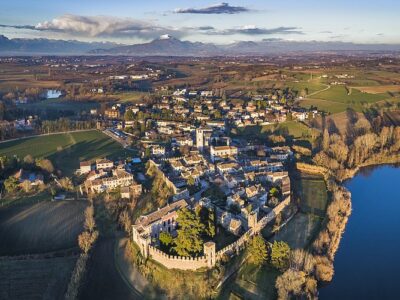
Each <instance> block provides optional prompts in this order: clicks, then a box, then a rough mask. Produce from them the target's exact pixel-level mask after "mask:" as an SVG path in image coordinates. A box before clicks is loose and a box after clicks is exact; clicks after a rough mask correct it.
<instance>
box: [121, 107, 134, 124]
mask: <svg viewBox="0 0 400 300" xmlns="http://www.w3.org/2000/svg"><path fill="white" fill-rule="evenodd" d="M124 119H125V121H132V120H134V119H135V115H134V113H133V111H132V110H131V109H127V110H126V112H125V115H124Z"/></svg>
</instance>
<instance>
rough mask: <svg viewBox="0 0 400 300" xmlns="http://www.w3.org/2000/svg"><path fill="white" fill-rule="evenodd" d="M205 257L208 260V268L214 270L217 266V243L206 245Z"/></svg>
mask: <svg viewBox="0 0 400 300" xmlns="http://www.w3.org/2000/svg"><path fill="white" fill-rule="evenodd" d="M203 247H204V256H205V257H206V259H207V267H208V268H210V269H211V268H213V267H214V266H215V264H216V255H215V243H214V242H211V241H210V242H207V243H205V244H204V246H203Z"/></svg>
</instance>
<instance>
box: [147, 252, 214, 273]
mask: <svg viewBox="0 0 400 300" xmlns="http://www.w3.org/2000/svg"><path fill="white" fill-rule="evenodd" d="M149 255H150V257H151V259H153V260H155V261H156V262H158V263H160V264H162V265H163V266H164V267H166V268H167V269H180V270H197V269H200V268H207V259H206V257H205V256H200V257H185V256H176V255H168V254H166V253H164V252H163V251H161V250H159V249H157V248H155V247H153V246H149Z"/></svg>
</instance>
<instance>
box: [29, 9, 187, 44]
mask: <svg viewBox="0 0 400 300" xmlns="http://www.w3.org/2000/svg"><path fill="white" fill-rule="evenodd" d="M34 29H35V30H39V31H51V32H59V33H64V34H69V35H76V36H84V37H92V38H93V37H115V38H128V37H129V38H142V39H150V38H156V37H158V36H160V35H163V34H170V35H174V36H176V37H182V36H183V35H184V32H182V31H180V30H179V29H176V28H172V27H166V26H160V25H157V24H155V23H153V22H148V21H142V20H135V19H132V18H118V17H110V16H90V17H88V16H78V15H71V14H66V15H63V16H60V17H57V18H55V19H53V20H51V21H45V22H41V23H39V24H37V25H36V26H34Z"/></svg>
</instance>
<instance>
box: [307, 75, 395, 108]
mask: <svg viewBox="0 0 400 300" xmlns="http://www.w3.org/2000/svg"><path fill="white" fill-rule="evenodd" d="M363 83H365V82H363ZM370 84H371V83H370ZM349 90H350V93H348V91H347V90H346V87H344V86H332V87H331V88H330V89H329V90H326V91H323V92H320V93H317V94H315V95H313V96H311V97H310V98H308V99H305V100H301V101H300V105H301V106H302V107H306V108H308V107H310V106H316V107H318V109H319V110H323V111H326V112H329V113H338V112H342V111H345V110H346V108H353V109H354V110H355V111H358V112H361V111H363V110H364V109H365V108H366V107H368V106H370V105H372V104H374V103H376V102H379V101H382V100H385V99H390V98H391V96H390V95H389V94H388V93H381V94H369V93H363V92H361V91H359V90H357V89H355V88H349Z"/></svg>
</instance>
